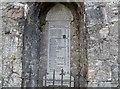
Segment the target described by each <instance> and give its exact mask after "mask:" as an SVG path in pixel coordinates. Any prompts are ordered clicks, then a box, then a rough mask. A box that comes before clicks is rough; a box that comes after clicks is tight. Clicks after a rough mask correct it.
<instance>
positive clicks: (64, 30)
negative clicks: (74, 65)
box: [43, 4, 74, 86]
mask: <svg viewBox="0 0 120 89" xmlns="http://www.w3.org/2000/svg"><path fill="white" fill-rule="evenodd" d="M72 20H73V16H72V14H71V12H70V10H69V9H68V8H66V7H65V6H64V5H61V4H57V5H56V6H54V7H53V8H52V9H51V10H50V11H49V12H48V14H47V17H46V21H47V25H46V28H47V30H48V65H47V73H48V75H47V77H46V78H47V81H46V84H45V81H43V85H46V86H49V85H53V77H54V75H53V74H54V73H53V71H55V80H59V81H55V83H54V84H55V85H57V86H60V84H61V83H60V82H61V75H60V74H61V70H63V71H64V74H65V75H64V76H63V86H69V85H70V84H69V82H70V77H71V76H70V22H71V21H72ZM43 78H44V79H45V76H44V77H43ZM51 80H52V81H51ZM66 80H67V81H66ZM72 80H73V77H72ZM71 85H72V86H73V85H74V83H72V84H71Z"/></svg>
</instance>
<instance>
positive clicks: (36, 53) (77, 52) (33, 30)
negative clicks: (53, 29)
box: [22, 2, 87, 87]
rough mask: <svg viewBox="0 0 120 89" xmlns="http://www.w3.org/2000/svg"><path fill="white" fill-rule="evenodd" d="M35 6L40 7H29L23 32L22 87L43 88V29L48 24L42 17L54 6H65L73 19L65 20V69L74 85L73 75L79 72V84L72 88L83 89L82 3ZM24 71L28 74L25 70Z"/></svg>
mask: <svg viewBox="0 0 120 89" xmlns="http://www.w3.org/2000/svg"><path fill="white" fill-rule="evenodd" d="M37 4H40V7H38V6H39V5H37V6H36V3H35V4H34V5H33V7H31V9H30V11H29V16H28V17H27V20H26V25H25V30H24V50H23V54H24V55H23V61H24V62H23V64H24V65H23V83H22V84H23V86H43V82H42V79H43V77H44V75H45V74H46V70H47V59H48V52H47V49H48V48H47V47H48V39H47V38H48V31H47V30H46V25H45V24H48V23H47V22H46V15H47V13H48V11H49V10H50V9H51V8H52V7H54V6H55V5H56V4H62V5H63V6H66V8H69V10H70V11H71V13H72V15H73V20H72V19H71V17H68V18H69V19H68V18H67V21H68V22H69V26H70V34H69V35H70V46H69V48H70V49H69V51H70V54H69V55H70V56H69V55H68V56H69V59H70V65H69V66H70V71H71V72H72V76H73V77H74V78H75V81H78V80H77V76H76V75H77V73H78V72H80V74H79V77H80V80H79V82H80V81H82V82H83V83H82V82H81V83H77V82H76V84H75V86H79V87H80V86H87V85H86V84H87V53H86V52H87V51H86V50H87V49H86V47H87V41H86V40H87V39H86V29H85V28H84V26H85V25H84V13H83V12H84V7H83V5H84V4H83V2H80V3H67V2H66V3H54V2H53V3H42V5H41V3H37ZM69 10H68V11H69ZM67 14H68V13H67ZM62 16H64V15H62ZM53 18H54V17H53ZM61 18H62V19H64V18H63V17H61ZM31 19H32V21H31ZM47 19H48V18H47ZM70 19H71V20H70ZM64 20H65V19H64ZM33 23H34V24H33ZM36 24H37V25H36ZM66 24H67V22H66ZM63 25H64V24H63ZM28 67H29V69H30V70H27V68H28ZM68 68H69V67H68ZM30 73H31V74H30ZM29 78H30V79H29Z"/></svg>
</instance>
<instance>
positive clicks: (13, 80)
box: [0, 2, 24, 87]
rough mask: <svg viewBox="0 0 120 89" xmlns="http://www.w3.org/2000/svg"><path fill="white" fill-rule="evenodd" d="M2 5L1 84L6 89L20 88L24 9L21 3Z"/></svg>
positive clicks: (0, 39)
mask: <svg viewBox="0 0 120 89" xmlns="http://www.w3.org/2000/svg"><path fill="white" fill-rule="evenodd" d="M0 4H1V5H0V13H2V14H1V18H2V19H0V21H1V23H2V25H1V26H0V44H1V45H0V47H1V48H0V50H1V51H0V52H1V53H0V54H1V55H0V66H1V64H2V66H1V67H0V69H2V70H1V71H0V81H2V82H0V84H1V85H2V86H5V87H20V86H21V80H22V79H21V74H22V63H21V57H22V47H23V46H22V43H23V42H22V36H23V34H22V33H23V21H24V7H23V6H20V5H19V4H20V3H18V4H14V3H4V2H2V3H0Z"/></svg>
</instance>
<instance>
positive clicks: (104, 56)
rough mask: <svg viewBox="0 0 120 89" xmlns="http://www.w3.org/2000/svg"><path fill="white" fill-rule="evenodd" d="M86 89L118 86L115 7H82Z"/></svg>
mask: <svg viewBox="0 0 120 89" xmlns="http://www.w3.org/2000/svg"><path fill="white" fill-rule="evenodd" d="M85 12H86V19H87V20H86V21H87V22H86V23H87V31H88V66H89V67H88V81H89V83H88V86H90V87H116V86H118V62H117V61H118V60H119V59H118V7H117V3H114V4H111V3H110V2H109V3H107V2H92V3H86V11H85Z"/></svg>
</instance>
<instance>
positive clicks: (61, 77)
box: [61, 69, 63, 86]
mask: <svg viewBox="0 0 120 89" xmlns="http://www.w3.org/2000/svg"><path fill="white" fill-rule="evenodd" d="M61 86H63V69H62V70H61Z"/></svg>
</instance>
